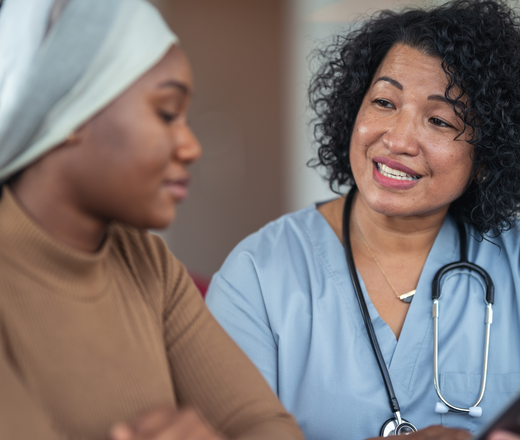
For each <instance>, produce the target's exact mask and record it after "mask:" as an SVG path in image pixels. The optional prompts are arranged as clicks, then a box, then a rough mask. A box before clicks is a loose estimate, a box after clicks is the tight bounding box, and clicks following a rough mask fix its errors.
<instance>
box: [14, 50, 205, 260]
mask: <svg viewBox="0 0 520 440" xmlns="http://www.w3.org/2000/svg"><path fill="white" fill-rule="evenodd" d="M192 89H193V85H192V77H191V71H190V67H189V64H188V61H187V59H186V57H185V56H184V54H183V53H182V51H181V50H180V49H179V48H178V47H176V46H174V47H172V48H171V49H170V50H169V52H168V53H167V54H166V55H165V57H164V58H163V59H162V60H161V61H160V62H159V63H158V64H157V65H155V66H154V67H153V68H152V69H151V70H149V71H148V72H147V73H146V74H144V75H143V76H142V77H141V78H140V79H138V80H137V81H136V82H135V83H134V84H133V85H132V86H131V87H130V88H128V89H127V90H126V91H125V92H124V93H123V94H122V95H120V96H119V97H118V98H117V99H115V100H114V101H113V102H111V103H110V104H109V105H108V106H107V107H105V108H104V109H102V110H101V111H100V112H99V113H97V114H96V115H95V116H94V117H93V118H92V119H90V120H89V121H87V122H86V123H85V124H84V125H83V126H82V127H80V128H79V129H78V130H77V131H76V132H75V133H73V134H72V135H71V136H70V137H69V139H68V140H67V141H66V142H65V143H63V144H62V145H60V146H58V147H57V148H55V149H54V150H52V151H51V152H49V153H48V154H47V155H46V156H44V157H43V158H41V159H40V160H39V161H37V162H36V163H34V164H33V165H31V166H29V167H28V168H27V169H26V170H24V172H23V173H22V175H21V176H20V177H19V178H18V179H17V180H16V181H15V183H14V184H13V186H12V189H13V191H14V194H15V195H16V196H17V198H18V199H19V201H20V203H21V204H22V205H23V206H24V208H25V209H26V210H27V211H28V212H29V213H30V214H31V215H32V216H33V217H34V218H35V219H36V220H37V221H38V222H39V223H40V224H41V225H42V226H43V227H44V228H46V229H47V230H48V231H49V232H50V233H51V234H52V235H54V236H55V237H56V238H57V239H59V240H61V241H63V242H64V243H66V244H68V245H70V246H73V247H75V248H77V249H80V250H83V251H90V252H92V251H96V250H97V249H99V247H100V245H101V243H102V242H103V239H104V237H105V234H106V229H107V226H108V224H109V223H110V222H111V221H112V220H118V221H122V222H125V223H128V224H130V225H132V226H135V227H138V228H164V227H166V226H167V225H168V224H169V223H170V222H171V221H172V220H173V218H174V215H175V205H176V204H177V203H178V202H180V201H182V199H183V198H184V196H185V194H186V186H187V183H188V180H189V173H188V171H187V167H188V165H190V164H191V163H192V162H194V161H195V160H197V159H198V158H199V157H200V155H201V148H200V145H199V143H198V141H197V139H196V138H195V136H194V135H193V133H192V132H191V129H190V128H189V126H188V125H187V120H186V112H187V109H188V104H189V101H190V99H191V94H192Z"/></svg>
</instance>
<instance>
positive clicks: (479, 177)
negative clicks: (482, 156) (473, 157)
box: [473, 163, 487, 185]
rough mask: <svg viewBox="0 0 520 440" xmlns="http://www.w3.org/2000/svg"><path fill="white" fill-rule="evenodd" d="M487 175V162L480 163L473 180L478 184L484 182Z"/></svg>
mask: <svg viewBox="0 0 520 440" xmlns="http://www.w3.org/2000/svg"><path fill="white" fill-rule="evenodd" d="M486 177H487V172H486V164H485V163H480V164H479V165H478V167H477V169H476V170H475V177H474V178H473V180H474V181H475V183H476V184H477V185H478V184H480V183H482V182H484V180H486Z"/></svg>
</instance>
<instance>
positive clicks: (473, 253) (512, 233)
mask: <svg viewBox="0 0 520 440" xmlns="http://www.w3.org/2000/svg"><path fill="white" fill-rule="evenodd" d="M466 230H467V232H468V257H469V259H470V261H478V262H480V264H481V265H483V266H484V267H489V268H493V267H495V266H496V267H498V268H500V269H501V270H503V269H505V267H510V268H511V269H513V270H514V271H515V272H517V271H518V266H519V259H520V225H516V226H515V227H513V228H511V229H510V230H508V231H505V232H502V233H501V234H500V235H499V236H494V235H493V234H486V235H484V236H483V237H482V236H481V235H480V234H479V233H478V232H477V231H476V230H475V229H474V228H473V227H471V226H468V227H467V229H466Z"/></svg>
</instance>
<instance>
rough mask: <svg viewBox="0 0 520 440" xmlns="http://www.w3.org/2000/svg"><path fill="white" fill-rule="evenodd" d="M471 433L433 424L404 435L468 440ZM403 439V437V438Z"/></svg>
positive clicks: (410, 439) (413, 438)
mask: <svg viewBox="0 0 520 440" xmlns="http://www.w3.org/2000/svg"><path fill="white" fill-rule="evenodd" d="M470 438H471V434H470V433H469V432H468V431H465V430H464V429H455V428H445V427H444V426H440V425H435V426H429V427H428V428H424V429H420V430H419V431H417V432H413V433H411V434H408V435H407V436H406V440H469V439H470ZM368 440H381V438H380V437H376V438H373V439H368ZM403 440H404V439H403ZM493 440H520V439H519V438H515V439H509V438H508V439H503V438H500V439H493Z"/></svg>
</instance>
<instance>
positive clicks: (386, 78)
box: [374, 76, 449, 104]
mask: <svg viewBox="0 0 520 440" xmlns="http://www.w3.org/2000/svg"><path fill="white" fill-rule="evenodd" d="M378 81H386V82H388V83H390V84H392V85H393V86H394V87H397V88H398V89H399V90H401V91H402V90H403V89H404V87H403V85H402V84H401V83H400V82H399V81H396V80H395V79H392V78H390V77H389V76H381V77H379V78H377V79H376V80H375V81H374V84H375V83H376V82H378ZM427 99H428V101H440V102H445V103H446V104H449V101H448V100H447V99H446V97H445V96H442V95H430V96H428V98H427Z"/></svg>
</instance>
